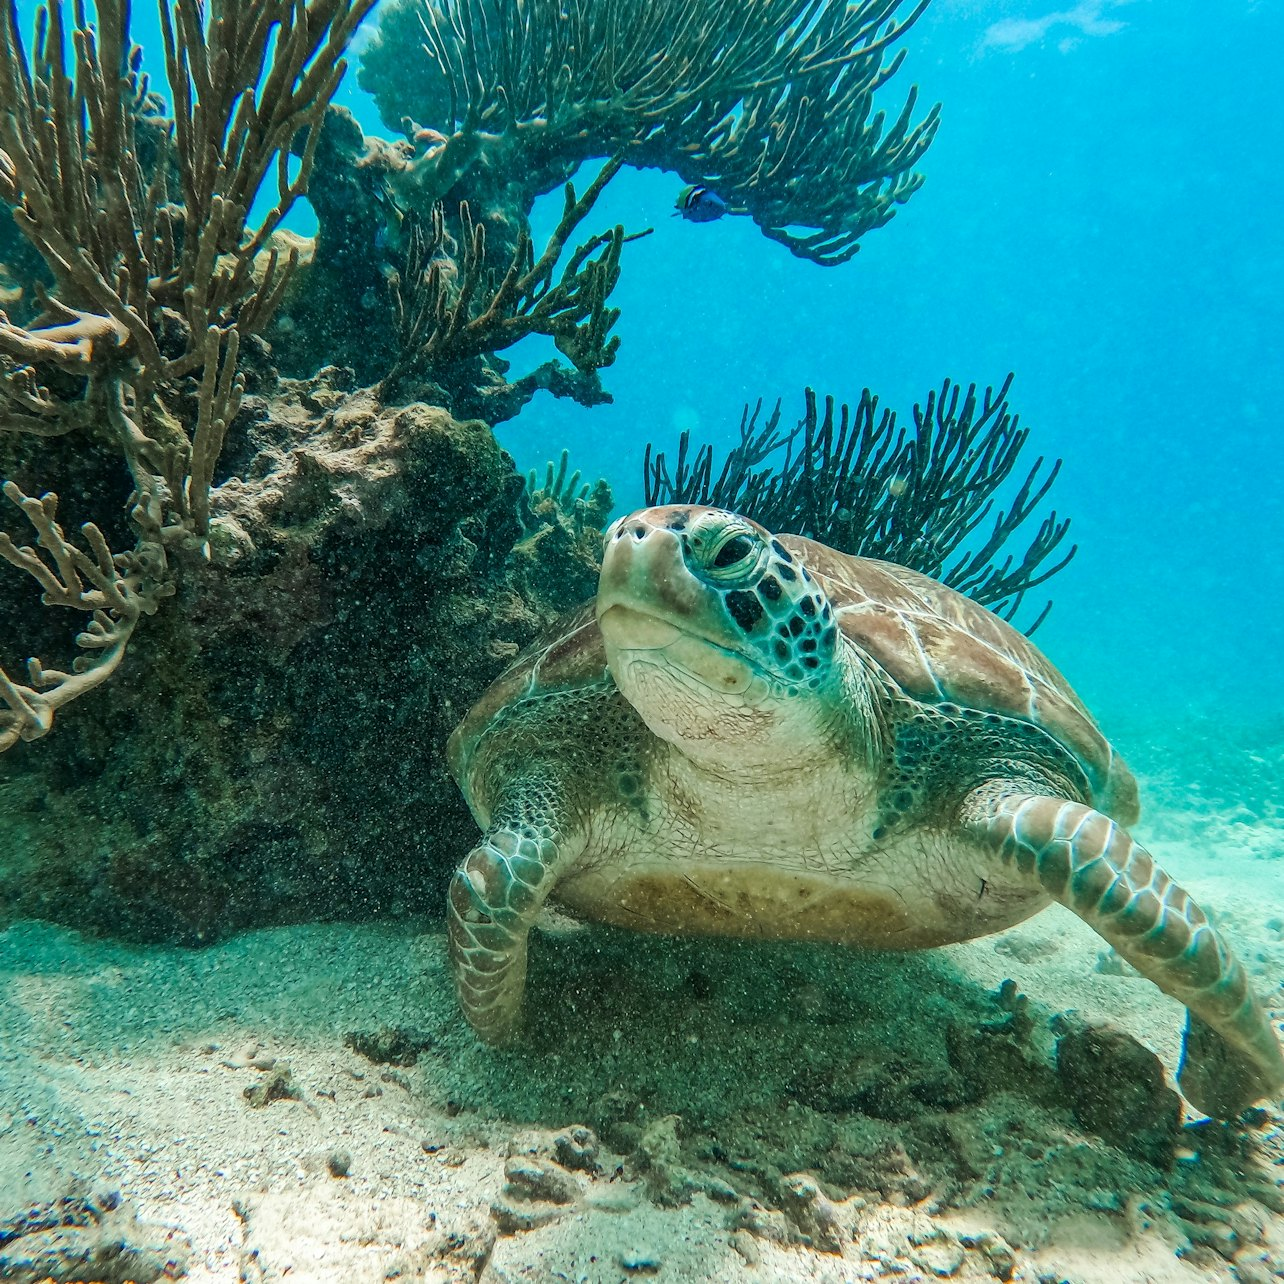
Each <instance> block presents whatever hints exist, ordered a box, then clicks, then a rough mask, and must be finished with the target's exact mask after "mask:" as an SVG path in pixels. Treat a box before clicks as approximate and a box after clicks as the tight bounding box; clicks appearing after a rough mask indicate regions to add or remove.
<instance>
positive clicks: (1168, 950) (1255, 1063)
mask: <svg viewBox="0 0 1284 1284" xmlns="http://www.w3.org/2000/svg"><path fill="white" fill-rule="evenodd" d="M961 819H962V821H963V824H964V826H965V828H966V829H967V830H968V831H969V832H970V833H971V834H972V835H973V837H975V838H979V839H981V840H982V842H983V843H984V844H985V845H986V846H987V847H989V848H990V849H991V850H992V851H993V852H994V854H995V856H996V858H997V859H998V860H999V861H1001V862H1002V865H1003V867H1004V871H1005V872H1008V873H1013V874H1016V875H1018V876H1019V877H1020V878H1021V879H1023V880H1024V881H1025V882H1027V883H1028V884H1031V885H1037V886H1039V887H1041V888H1042V889H1043V890H1044V891H1045V892H1047V893H1048V895H1050V896H1052V897H1053V898H1054V899H1056V900H1058V901H1060V902H1061V904H1063V905H1065V906H1066V907H1067V908H1068V909H1071V910H1073V911H1074V912H1075V913H1076V914H1078V915H1079V917H1080V918H1081V919H1083V920H1084V922H1085V923H1087V924H1088V925H1089V926H1090V927H1092V928H1093V929H1094V930H1095V931H1097V932H1099V933H1100V934H1101V935H1102V936H1103V937H1104V938H1105V939H1106V940H1107V941H1109V943H1110V944H1111V945H1113V946H1114V947H1115V949H1116V950H1118V952H1119V953H1120V955H1122V956H1123V958H1124V959H1126V960H1127V961H1128V962H1129V963H1131V964H1132V966H1133V967H1135V968H1136V969H1137V971H1139V972H1140V973H1141V974H1142V975H1143V976H1145V977H1148V978H1149V979H1150V980H1151V981H1153V982H1154V983H1155V984H1156V985H1157V986H1159V988H1160V989H1161V990H1163V991H1164V992H1165V993H1166V994H1170V995H1172V996H1173V997H1174V998H1176V999H1178V1000H1180V1002H1182V1003H1184V1004H1185V1005H1186V1008H1187V1009H1188V1012H1189V1016H1188V1020H1187V1023H1186V1038H1185V1042H1184V1045H1183V1049H1182V1065H1181V1070H1180V1072H1179V1073H1178V1076H1177V1080H1178V1083H1179V1084H1180V1085H1181V1090H1182V1092H1183V1093H1184V1094H1185V1096H1186V1098H1187V1100H1189V1101H1190V1102H1191V1103H1192V1105H1194V1106H1196V1107H1197V1108H1198V1109H1199V1110H1202V1111H1203V1112H1204V1113H1205V1114H1207V1115H1212V1116H1213V1117H1215V1118H1219V1119H1227V1118H1231V1117H1233V1116H1234V1115H1236V1114H1238V1113H1239V1112H1240V1111H1241V1110H1243V1109H1244V1108H1245V1107H1246V1106H1249V1105H1251V1104H1252V1103H1253V1102H1254V1101H1259V1100H1261V1099H1262V1098H1263V1097H1270V1096H1274V1095H1276V1094H1278V1093H1279V1092H1280V1090H1281V1088H1282V1087H1284V1053H1282V1052H1281V1050H1280V1044H1279V1039H1278V1038H1277V1037H1276V1034H1275V1031H1274V1029H1273V1028H1272V1026H1271V1023H1270V1022H1269V1021H1268V1020H1267V1017H1266V1014H1265V1013H1264V1012H1263V1011H1262V1008H1261V1005H1260V1004H1259V1003H1258V1001H1257V999H1256V998H1255V997H1254V995H1253V992H1252V990H1251V989H1250V988H1249V983H1248V977H1247V976H1246V975H1245V973H1244V969H1243V967H1242V966H1241V965H1240V962H1239V960H1238V959H1236V958H1235V956H1234V955H1233V954H1232V953H1231V950H1230V947H1229V946H1228V945H1227V944H1226V942H1225V941H1224V940H1223V939H1222V937H1221V936H1220V934H1219V933H1218V932H1217V930H1216V929H1215V928H1214V927H1213V926H1212V924H1211V923H1209V921H1208V919H1207V918H1206V917H1205V915H1204V912H1203V911H1202V910H1201V909H1200V908H1199V906H1198V905H1196V904H1195V902H1194V901H1193V900H1192V899H1191V898H1190V897H1189V896H1188V895H1187V894H1186V893H1185V892H1184V891H1183V890H1182V889H1181V888H1180V887H1179V886H1178V885H1177V884H1176V883H1175V882H1173V880H1172V879H1171V878H1169V877H1168V875H1167V874H1165V873H1164V871H1163V870H1162V869H1160V868H1159V866H1158V865H1157V864H1156V863H1155V861H1154V859H1153V858H1152V857H1151V855H1150V853H1149V852H1147V851H1146V849H1145V848H1144V847H1142V846H1141V845H1140V844H1139V843H1136V842H1134V841H1133V840H1132V839H1131V838H1130V837H1129V836H1128V833H1127V831H1126V830H1124V829H1122V828H1121V827H1120V826H1118V825H1116V824H1115V822H1114V821H1112V820H1111V819H1110V817H1108V816H1105V815H1103V814H1102V813H1101V812H1098V811H1094V810H1093V809H1092V808H1091V807H1088V806H1085V805H1084V804H1083V803H1078V802H1069V801H1067V800H1066V799H1064V798H1054V797H1046V796H1042V795H1038V794H1031V793H1029V792H1023V791H1022V790H1021V787H1020V786H1017V785H1013V786H1010V787H1006V788H1005V787H1003V786H998V785H989V786H986V787H984V788H982V789H980V790H977V791H976V792H975V793H974V794H972V795H971V796H970V797H969V799H968V800H967V802H966V803H965V805H964V808H963V813H962V817H961Z"/></svg>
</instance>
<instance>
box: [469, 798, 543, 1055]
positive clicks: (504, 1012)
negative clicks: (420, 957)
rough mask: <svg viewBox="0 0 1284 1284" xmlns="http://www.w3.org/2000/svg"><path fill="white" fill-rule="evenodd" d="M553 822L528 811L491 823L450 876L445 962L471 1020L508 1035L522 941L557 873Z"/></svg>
mask: <svg viewBox="0 0 1284 1284" xmlns="http://www.w3.org/2000/svg"><path fill="white" fill-rule="evenodd" d="M558 856H559V848H558V843H557V841H556V833H555V831H554V829H553V827H552V826H551V825H549V824H546V823H543V822H542V821H540V820H539V819H536V818H532V817H531V816H530V815H529V814H526V815H524V816H522V817H521V818H520V819H517V818H513V819H510V820H509V821H508V822H507V823H498V824H494V825H492V826H491V828H490V830H489V831H488V832H487V834H486V836H485V837H484V838H483V839H482V841H481V842H480V843H479V844H478V845H477V846H476V847H474V848H473V850H472V851H471V852H469V853H468V855H467V856H466V857H465V858H464V861H463V864H461V865H460V867H459V868H458V869H457V870H456V871H455V875H454V877H453V878H452V879H451V882H450V895H449V899H448V908H447V919H448V923H449V934H450V962H451V970H452V971H453V973H454V977H455V989H456V991H457V992H458V994H459V1003H460V1006H461V1007H462V1008H463V1010H464V1015H465V1016H466V1017H467V1018H468V1024H469V1025H471V1026H472V1027H473V1029H474V1030H476V1031H477V1033H478V1034H479V1035H480V1036H481V1037H482V1038H483V1039H484V1040H485V1041H486V1042H487V1043H491V1044H507V1043H511V1042H513V1041H514V1040H515V1039H516V1037H517V1035H518V1031H519V1028H520V1024H521V1014H522V994H523V992H524V990H525V988H526V943H527V938H528V937H529V935H530V929H531V924H532V923H534V921H535V919H536V918H537V917H538V915H539V911H540V908H541V907H542V905H543V903H544V900H545V897H547V895H548V892H549V889H550V887H551V886H552V883H553V881H554V872H555V870H556V869H557V866H558Z"/></svg>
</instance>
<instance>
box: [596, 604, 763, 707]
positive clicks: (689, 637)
mask: <svg viewBox="0 0 1284 1284" xmlns="http://www.w3.org/2000/svg"><path fill="white" fill-rule="evenodd" d="M598 625H599V627H600V628H601V630H602V637H603V639H604V640H605V642H606V647H607V662H608V664H610V666H611V668H612V670H613V671H615V673H616V680H617V681H618V680H619V678H620V674H619V672H618V666H619V664H620V661H621V659H622V658H623V656H624V655H627V656H628V659H627V661H625V662H626V663H629V664H632V663H642V664H650V665H657V664H658V665H662V666H664V667H669V668H673V669H676V670H678V671H679V672H681V673H684V674H686V675H687V676H688V677H689V678H694V679H695V680H696V681H697V682H699V683H700V684H701V685H703V686H705V687H708V688H709V689H710V690H712V691H716V692H720V693H721V694H724V695H738V694H740V693H742V692H744V691H746V690H748V688H749V687H750V686H751V685H752V684H753V681H754V678H755V677H757V676H758V666H757V665H756V664H755V663H754V662H753V660H752V659H750V657H748V656H746V655H744V654H743V653H742V652H740V651H735V650H732V649H731V648H730V647H725V646H722V645H720V644H719V643H717V642H714V641H713V640H712V639H711V638H709V637H707V636H706V635H704V634H701V633H692V632H690V631H688V630H686V629H683V628H681V627H679V626H678V625H677V624H674V623H673V622H672V621H671V620H666V619H663V618H662V617H660V616H656V615H651V614H648V613H647V612H644V611H638V610H635V609H633V608H632V607H628V606H609V607H607V609H606V610H605V611H603V612H602V614H601V616H600V618H599V619H598ZM613 653H614V654H613Z"/></svg>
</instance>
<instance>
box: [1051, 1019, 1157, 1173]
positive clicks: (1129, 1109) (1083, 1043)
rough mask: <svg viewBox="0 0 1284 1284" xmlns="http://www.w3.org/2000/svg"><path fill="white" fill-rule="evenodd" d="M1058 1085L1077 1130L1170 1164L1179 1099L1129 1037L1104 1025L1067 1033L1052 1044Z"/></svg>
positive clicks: (1151, 1056)
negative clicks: (1090, 1133)
mask: <svg viewBox="0 0 1284 1284" xmlns="http://www.w3.org/2000/svg"><path fill="white" fill-rule="evenodd" d="M1057 1080H1058V1083H1059V1085H1060V1088H1061V1091H1062V1092H1063V1093H1064V1095H1065V1099H1066V1101H1067V1102H1068V1104H1069V1106H1070V1109H1071V1110H1072V1111H1073V1113H1074V1117H1075V1119H1076V1121H1077V1122H1078V1123H1079V1124H1080V1126H1081V1127H1083V1128H1086V1129H1087V1130H1088V1131H1089V1132H1094V1133H1096V1134H1097V1135H1098V1136H1099V1137H1101V1138H1102V1139H1103V1140H1104V1141H1108V1142H1109V1143H1110V1144H1111V1145H1112V1146H1117V1147H1118V1148H1119V1149H1120V1150H1123V1151H1126V1152H1127V1153H1128V1154H1131V1155H1135V1156H1137V1157H1138V1158H1139V1159H1145V1160H1147V1161H1148V1162H1149V1163H1152V1164H1157V1165H1160V1166H1166V1165H1167V1164H1168V1163H1169V1162H1171V1159H1172V1151H1173V1143H1174V1141H1175V1140H1176V1138H1177V1136H1178V1131H1179V1129H1180V1126H1181V1115H1182V1106H1181V1098H1180V1097H1179V1096H1178V1095H1177V1093H1176V1092H1174V1091H1173V1089H1172V1088H1170V1087H1169V1086H1168V1084H1167V1082H1166V1081H1165V1078H1164V1068H1163V1064H1162V1063H1161V1062H1160V1060H1159V1058H1158V1057H1157V1056H1155V1054H1154V1053H1153V1052H1151V1051H1150V1049H1149V1048H1145V1047H1143V1046H1142V1045H1141V1044H1140V1043H1138V1042H1137V1040H1136V1039H1134V1038H1133V1037H1132V1035H1130V1034H1125V1033H1124V1032H1123V1031H1122V1030H1115V1029H1112V1028H1111V1027H1109V1026H1087V1027H1084V1028H1081V1029H1077V1030H1071V1031H1069V1032H1067V1033H1066V1034H1064V1035H1062V1037H1061V1038H1060V1039H1059V1040H1058V1042H1057Z"/></svg>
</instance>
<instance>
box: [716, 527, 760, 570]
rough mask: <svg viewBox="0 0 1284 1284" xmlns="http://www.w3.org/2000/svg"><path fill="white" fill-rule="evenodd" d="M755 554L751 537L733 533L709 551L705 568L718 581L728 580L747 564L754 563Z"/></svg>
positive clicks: (736, 532)
mask: <svg viewBox="0 0 1284 1284" xmlns="http://www.w3.org/2000/svg"><path fill="white" fill-rule="evenodd" d="M757 553H758V548H757V545H756V544H755V542H754V540H753V537H752V536H750V535H746V534H745V533H744V532H743V531H733V532H732V533H731V534H729V535H726V536H724V537H723V539H722V540H721V541H720V542H719V543H717V544H715V545H714V546H713V548H712V550H710V556H709V558H708V561H707V566H708V569H709V570H710V571H711V572H712V573H713V574H714V575H716V576H717V577H718V578H719V579H728V578H730V577H732V576H734V575H736V574H737V573H738V572H740V571H743V570H744V569H745V568H746V565H747V564H748V563H750V562H756V561H757Z"/></svg>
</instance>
